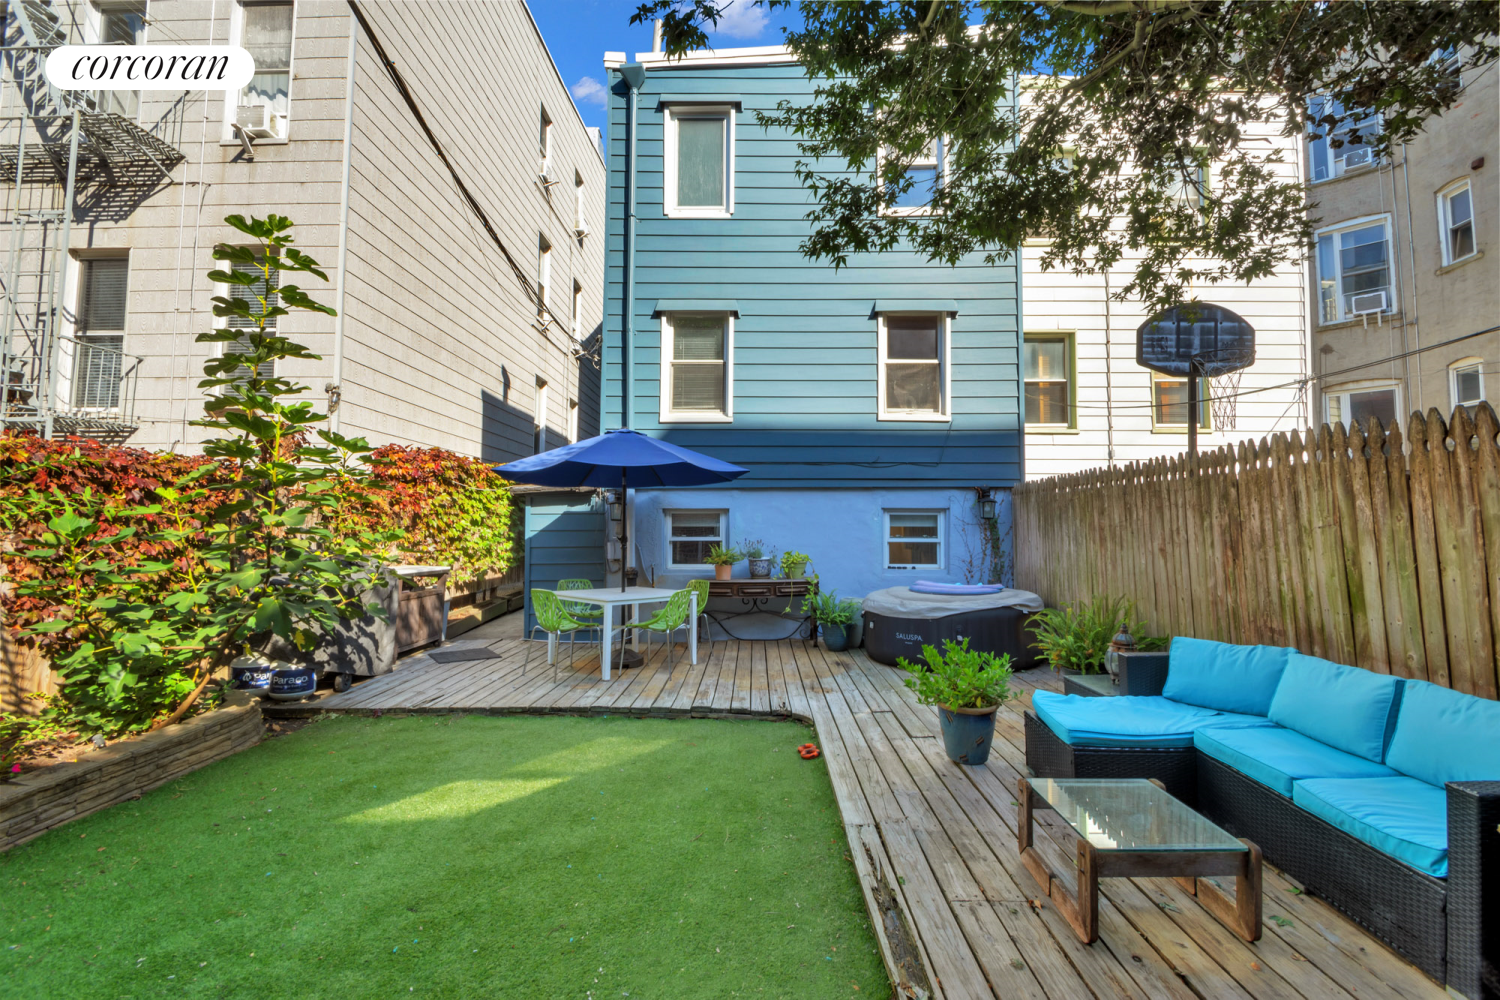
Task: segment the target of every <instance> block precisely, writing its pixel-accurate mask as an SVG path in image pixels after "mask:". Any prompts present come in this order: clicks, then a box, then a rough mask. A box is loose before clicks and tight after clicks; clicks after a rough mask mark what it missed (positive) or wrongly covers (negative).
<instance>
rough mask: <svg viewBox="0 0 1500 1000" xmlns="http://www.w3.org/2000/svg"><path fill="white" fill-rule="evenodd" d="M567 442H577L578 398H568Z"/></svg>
mask: <svg viewBox="0 0 1500 1000" xmlns="http://www.w3.org/2000/svg"><path fill="white" fill-rule="evenodd" d="M568 442H569V443H570V444H577V443H578V400H576V399H570V400H568Z"/></svg>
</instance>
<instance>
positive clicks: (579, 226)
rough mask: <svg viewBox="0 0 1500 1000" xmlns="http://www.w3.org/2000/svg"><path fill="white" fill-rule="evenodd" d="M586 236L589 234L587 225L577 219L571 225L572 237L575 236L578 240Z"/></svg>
mask: <svg viewBox="0 0 1500 1000" xmlns="http://www.w3.org/2000/svg"><path fill="white" fill-rule="evenodd" d="M588 234H589V224H588V223H587V222H584V221H583V220H582V219H579V220H578V221H577V222H575V223H573V235H574V236H577V237H578V238H579V239H582V238H583V237H585V236H587V235H588Z"/></svg>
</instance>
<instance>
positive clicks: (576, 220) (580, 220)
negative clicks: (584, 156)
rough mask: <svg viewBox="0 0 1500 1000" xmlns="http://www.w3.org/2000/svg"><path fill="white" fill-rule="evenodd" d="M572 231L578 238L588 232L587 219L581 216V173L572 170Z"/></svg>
mask: <svg viewBox="0 0 1500 1000" xmlns="http://www.w3.org/2000/svg"><path fill="white" fill-rule="evenodd" d="M573 232H574V233H576V234H577V235H578V238H579V239H582V238H583V237H585V236H587V235H588V234H589V224H588V220H587V219H585V218H584V216H583V175H582V174H580V173H578V172H577V171H574V172H573Z"/></svg>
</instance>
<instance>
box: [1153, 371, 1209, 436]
mask: <svg viewBox="0 0 1500 1000" xmlns="http://www.w3.org/2000/svg"><path fill="white" fill-rule="evenodd" d="M1208 385H1209V383H1208V379H1206V378H1200V379H1199V380H1198V429H1199V430H1208V429H1209V419H1208V418H1209V415H1210V408H1209V405H1208ZM1187 425H1188V381H1187V379H1185V378H1172V377H1171V376H1170V375H1162V374H1160V373H1159V372H1152V373H1151V428H1152V430H1158V431H1183V432H1186V431H1187Z"/></svg>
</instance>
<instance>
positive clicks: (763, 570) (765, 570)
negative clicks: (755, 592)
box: [740, 538, 771, 579]
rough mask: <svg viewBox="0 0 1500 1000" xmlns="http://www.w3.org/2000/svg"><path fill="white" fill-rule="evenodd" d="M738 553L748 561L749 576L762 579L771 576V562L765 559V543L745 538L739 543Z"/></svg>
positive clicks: (756, 539)
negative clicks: (741, 553)
mask: <svg viewBox="0 0 1500 1000" xmlns="http://www.w3.org/2000/svg"><path fill="white" fill-rule="evenodd" d="M740 551H741V552H743V553H744V555H745V558H746V559H748V560H750V575H751V577H753V578H755V579H763V578H765V577H768V576H770V575H771V560H770V559H769V558H767V557H766V543H765V542H763V541H761V540H760V539H758V538H747V539H745V540H744V541H743V542H740Z"/></svg>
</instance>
